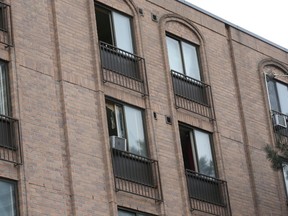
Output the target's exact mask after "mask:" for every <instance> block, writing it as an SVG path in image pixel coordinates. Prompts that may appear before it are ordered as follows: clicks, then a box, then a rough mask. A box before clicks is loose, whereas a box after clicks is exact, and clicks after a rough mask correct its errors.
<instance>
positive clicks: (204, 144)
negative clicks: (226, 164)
mask: <svg viewBox="0 0 288 216" xmlns="http://www.w3.org/2000/svg"><path fill="white" fill-rule="evenodd" d="M180 139H181V147H182V154H183V160H184V166H185V169H188V170H192V171H195V172H197V173H201V174H204V175H207V176H211V177H215V165H214V159H213V154H212V146H211V138H210V134H209V133H206V132H204V131H201V130H198V129H192V128H189V127H185V126H182V125H181V126H180Z"/></svg>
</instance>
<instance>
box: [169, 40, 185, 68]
mask: <svg viewBox="0 0 288 216" xmlns="http://www.w3.org/2000/svg"><path fill="white" fill-rule="evenodd" d="M166 41H167V49H168V58H169V65H170V70H174V71H176V72H179V73H183V64H182V57H181V50H180V46H179V42H178V41H177V40H174V39H172V38H170V37H166Z"/></svg>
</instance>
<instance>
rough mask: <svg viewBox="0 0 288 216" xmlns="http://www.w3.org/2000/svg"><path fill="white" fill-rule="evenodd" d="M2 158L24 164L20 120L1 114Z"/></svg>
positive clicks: (0, 155) (0, 142)
mask: <svg viewBox="0 0 288 216" xmlns="http://www.w3.org/2000/svg"><path fill="white" fill-rule="evenodd" d="M0 160H3V161H6V162H10V163H14V164H15V165H19V164H22V153H21V146H20V136H19V123H18V120H17V119H14V118H11V117H8V116H5V115H0Z"/></svg>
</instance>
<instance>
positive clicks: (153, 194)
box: [111, 148, 162, 201]
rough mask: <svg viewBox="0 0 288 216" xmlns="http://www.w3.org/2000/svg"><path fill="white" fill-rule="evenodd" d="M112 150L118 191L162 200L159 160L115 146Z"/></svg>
mask: <svg viewBox="0 0 288 216" xmlns="http://www.w3.org/2000/svg"><path fill="white" fill-rule="evenodd" d="M111 152H112V163H113V171H114V181H115V188H116V191H124V192H127V193H131V194H136V195H139V196H142V197H146V198H150V199H153V200H156V201H162V190H161V184H160V176H159V167H158V162H157V161H155V160H152V159H149V158H146V157H142V156H139V155H136V154H132V153H130V152H126V151H121V150H118V149H115V148H112V149H111Z"/></svg>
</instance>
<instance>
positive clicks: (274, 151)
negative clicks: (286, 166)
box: [264, 138, 288, 170]
mask: <svg viewBox="0 0 288 216" xmlns="http://www.w3.org/2000/svg"><path fill="white" fill-rule="evenodd" d="M276 140H277V141H276V145H275V147H272V146H271V145H266V146H265V148H264V149H265V151H266V154H267V155H266V156H267V159H268V160H269V161H271V164H272V168H273V169H274V170H279V169H282V164H283V162H284V161H287V160H288V142H287V140H286V139H284V140H283V139H279V138H278V139H276Z"/></svg>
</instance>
